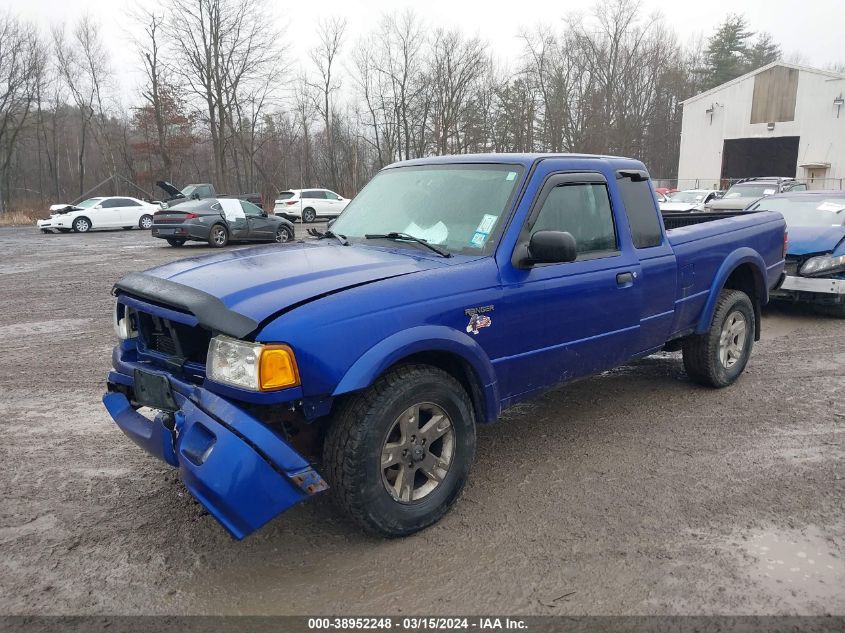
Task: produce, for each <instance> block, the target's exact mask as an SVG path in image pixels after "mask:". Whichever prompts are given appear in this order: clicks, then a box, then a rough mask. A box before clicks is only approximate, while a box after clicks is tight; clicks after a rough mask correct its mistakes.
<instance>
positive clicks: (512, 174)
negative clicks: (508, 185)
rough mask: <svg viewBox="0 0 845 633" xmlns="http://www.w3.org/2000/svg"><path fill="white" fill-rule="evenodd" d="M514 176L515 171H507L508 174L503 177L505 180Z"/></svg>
mask: <svg viewBox="0 0 845 633" xmlns="http://www.w3.org/2000/svg"><path fill="white" fill-rule="evenodd" d="M514 178H516V172H515V171H509V172H508V175H507V176H506V177H505V180H513V179H514Z"/></svg>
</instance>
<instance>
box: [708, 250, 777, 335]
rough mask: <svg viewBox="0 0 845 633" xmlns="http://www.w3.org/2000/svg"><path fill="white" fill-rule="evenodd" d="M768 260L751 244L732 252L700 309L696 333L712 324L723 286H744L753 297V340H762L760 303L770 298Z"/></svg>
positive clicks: (741, 287)
mask: <svg viewBox="0 0 845 633" xmlns="http://www.w3.org/2000/svg"><path fill="white" fill-rule="evenodd" d="M765 271H766V263H765V262H764V261H763V258H762V257H761V256H760V254H759V253H758V252H757V251H755V250H753V249H750V248H740V249H737V250H735V251H734V252H733V253H731V254H730V255H729V256H728V257H727V258H726V259H725V261H724V262H722V265H721V266H720V267H719V270H718V271H717V272H716V276H715V278H714V279H713V284H712V285H711V287H710V296H709V297H708V298H707V303H706V304H705V305H704V309H703V310H702V312H701V317H700V318H699V320H698V325H697V326H696V328H695V332H696V334H703V333H705V332H706V331H707V329H708V328H709V327H710V321H711V320H712V319H713V313H714V312H715V311H716V305H717V304H718V302H719V293H720V292H721V291H722V290H724V289H726V288H727V289H731V290H741V291H742V292H744V293H745V294H747V295H748V297H749V299H751V304H752V305H753V306H754V321H755V327H754V340H755V341H759V340H760V330H761V328H760V317H761V307H762V306H764V305H766V304H767V303H768V302H769V289H768V286H767V284H766V281H765V279H766V272H765Z"/></svg>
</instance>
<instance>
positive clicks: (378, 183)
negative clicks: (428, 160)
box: [332, 164, 523, 255]
mask: <svg viewBox="0 0 845 633" xmlns="http://www.w3.org/2000/svg"><path fill="white" fill-rule="evenodd" d="M522 171H523V170H522V167H519V166H516V165H492V164H485V165H423V166H419V167H397V168H394V169H386V170H384V171H382V172H381V173H379V174H377V175H376V177H375V178H373V179H372V180H371V181H370V183H369V184H368V185H367V186H366V187H364V189H363V190H361V193H359V194H358V195H357V196H355V198H354V199H353V200H352V202H350V203H349V206H347V207H346V209H345V210H344V212H343V213H342V214H341V215H340V217H338V219H337V221H336V222H335V223H334V224H333V225H332V231H333V232H334V233H336V234H338V235H344V236H346V237H347V238H348V239H349V241H351V242H355V241H360V240H363V239H365V237H364V236H365V235H376V234H386V233H392V232H396V233H407V234H409V235H413V236H414V237H418V238H420V239H424V240H426V241H428V242H429V243H431V244H436V245H438V246H440V247H442V248H445V249H446V250H448V251H450V252H453V253H465V254H476V255H477V254H479V253H488V252H490V251H491V250H492V245H493V243H494V242H495V240H496V237H497V236H498V233H499V232H500V231H501V228H502V224H503V221H502V216H503V215H504V213H505V211H506V210H507V207H508V203H509V201H510V199H511V197H512V196H513V194H514V191H515V190H516V186H517V184H518V183H519V181H520V176H521V175H522ZM394 245H395V246H400V247H402V248H413V249H415V250H423V248H424V247H422V246H418V245H415V244H414V243H413V242H405V243H403V242H395V243H394Z"/></svg>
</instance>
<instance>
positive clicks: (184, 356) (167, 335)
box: [138, 312, 211, 365]
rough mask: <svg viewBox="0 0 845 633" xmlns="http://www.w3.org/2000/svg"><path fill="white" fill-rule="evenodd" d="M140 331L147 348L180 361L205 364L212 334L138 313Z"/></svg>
mask: <svg viewBox="0 0 845 633" xmlns="http://www.w3.org/2000/svg"><path fill="white" fill-rule="evenodd" d="M138 330H139V332H140V334H141V339H142V340H143V341H144V345H145V347H146V348H147V349H148V350H150V351H153V352H158V353H159V354H164V355H165V356H168V357H169V358H175V359H178V360H179V361H183V362H184V361H189V362H193V363H200V364H203V365H204V364H205V361H206V356H207V355H208V345H209V343H210V342H211V333H210V332H209V331H208V330H205V329H203V328H201V327H191V326H188V325H184V324H182V323H176V322H175V321H170V320H169V319H163V318H161V317H158V316H155V315H153V314H147V313H145V312H139V313H138Z"/></svg>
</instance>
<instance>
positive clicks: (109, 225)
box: [36, 196, 160, 233]
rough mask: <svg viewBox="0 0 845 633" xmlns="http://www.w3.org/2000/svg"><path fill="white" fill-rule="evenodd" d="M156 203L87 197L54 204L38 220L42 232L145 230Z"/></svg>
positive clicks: (150, 222) (156, 206) (151, 220)
mask: <svg viewBox="0 0 845 633" xmlns="http://www.w3.org/2000/svg"><path fill="white" fill-rule="evenodd" d="M159 208H160V207H159V206H158V205H155V204H151V203H149V202H144V201H143V200H138V199H137V198H129V197H125V196H108V197H101V198H88V199H87V200H83V201H82V202H80V203H79V204H54V205H52V206H51V207H50V217H49V218H47V219H46V220H38V222H36V225H37V227H38V228H39V229H40V230H41V232H42V233H52V232H53V231H58V232H59V233H69V232H71V231H75V232H76V233H87V232H88V231H90V230H92V229H118V228H122V229H133V228H136V227H137V228H140V229H146V230H149V229H150V228H151V227H152V225H153V213H155V212H156V211H158V210H159Z"/></svg>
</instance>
